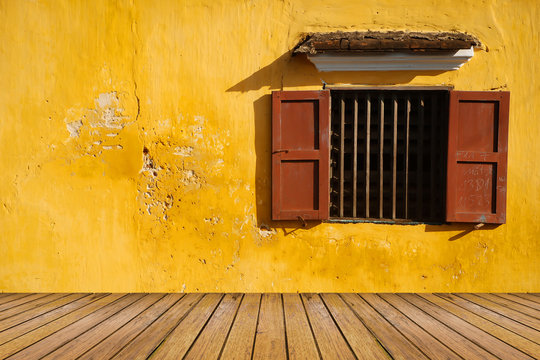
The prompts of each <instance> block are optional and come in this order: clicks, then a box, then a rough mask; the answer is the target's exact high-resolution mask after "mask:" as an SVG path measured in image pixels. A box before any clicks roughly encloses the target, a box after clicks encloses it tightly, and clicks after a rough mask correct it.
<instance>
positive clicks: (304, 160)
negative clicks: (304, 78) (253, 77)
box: [272, 90, 330, 220]
mask: <svg viewBox="0 0 540 360" xmlns="http://www.w3.org/2000/svg"><path fill="white" fill-rule="evenodd" d="M329 124H330V92H329V91H328V90H321V91H275V92H273V93H272V219H274V220H302V219H303V220H324V219H327V218H328V202H329V197H330V190H329V169H330V164H329V156H330V147H329V136H330V128H329Z"/></svg>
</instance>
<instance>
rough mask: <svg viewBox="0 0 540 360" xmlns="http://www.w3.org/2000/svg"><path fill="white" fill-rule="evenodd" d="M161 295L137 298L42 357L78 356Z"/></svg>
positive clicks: (55, 358)
mask: <svg viewBox="0 0 540 360" xmlns="http://www.w3.org/2000/svg"><path fill="white" fill-rule="evenodd" d="M163 296H164V295H163V294H149V295H145V296H143V297H142V298H140V299H137V300H136V301H135V302H133V303H132V304H130V305H128V306H126V307H125V308H123V309H121V310H120V311H118V312H117V313H116V314H114V315H112V316H110V317H108V318H107V319H106V320H103V321H101V322H100V323H99V324H97V325H96V326H94V327H93V328H91V329H90V330H88V331H86V332H85V333H84V334H81V335H79V336H77V337H76V338H74V339H73V340H71V341H69V342H67V343H65V344H64V345H63V346H61V347H59V348H57V349H56V350H55V351H53V352H51V353H49V354H48V355H47V356H44V357H43V358H42V359H48V360H58V359H65V358H71V359H76V358H78V357H79V356H80V355H82V354H83V353H85V352H86V351H88V350H89V349H91V348H92V347H93V346H94V345H96V344H98V343H99V342H100V341H101V340H103V338H106V337H108V336H109V335H110V334H112V333H114V332H115V331H116V330H118V329H119V328H120V327H122V326H123V325H125V324H126V323H127V322H128V321H130V320H131V319H133V318H134V317H135V316H137V315H139V314H140V313H141V312H143V311H144V310H146V309H147V308H148V307H150V306H151V305H152V304H154V303H155V302H156V301H158V300H159V299H160V298H162V297H163Z"/></svg>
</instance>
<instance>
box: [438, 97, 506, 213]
mask: <svg viewBox="0 0 540 360" xmlns="http://www.w3.org/2000/svg"><path fill="white" fill-rule="evenodd" d="M509 100H510V93H509V92H483V91H451V92H450V114H449V127H448V129H449V130H448V173H447V176H448V178H447V198H446V220H447V221H449V222H475V223H492V224H503V223H505V222H506V163H507V153H508V111H509Z"/></svg>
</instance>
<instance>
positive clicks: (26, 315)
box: [0, 294, 88, 333]
mask: <svg viewBox="0 0 540 360" xmlns="http://www.w3.org/2000/svg"><path fill="white" fill-rule="evenodd" d="M87 295H88V294H71V295H67V296H63V297H59V298H58V299H57V300H52V301H50V302H47V303H45V304H41V305H40V306H33V307H32V308H31V309H28V310H25V311H23V312H20V313H18V314H16V315H13V316H10V317H8V318H6V319H3V320H1V321H0V333H1V332H2V331H4V330H6V329H9V328H11V327H13V326H16V325H18V324H20V323H23V322H26V321H29V320H31V319H33V318H35V317H38V316H40V315H42V314H45V313H47V312H49V311H51V310H54V309H56V308H58V307H60V306H63V305H65V304H68V303H70V302H72V301H75V300H77V299H80V298H82V297H85V296H87Z"/></svg>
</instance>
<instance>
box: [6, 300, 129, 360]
mask: <svg viewBox="0 0 540 360" xmlns="http://www.w3.org/2000/svg"><path fill="white" fill-rule="evenodd" d="M123 297H125V294H112V295H108V296H105V297H102V298H100V299H98V300H96V301H94V302H92V303H90V304H88V305H86V306H84V307H82V308H80V309H77V310H75V311H73V312H70V313H69V314H67V315H65V316H62V317H60V318H58V319H56V320H54V321H51V322H50V323H48V324H46V325H44V326H41V327H39V328H36V329H35V330H32V331H30V332H28V333H26V334H24V335H22V336H19V337H17V338H15V339H13V340H11V341H9V342H7V343H5V344H3V345H1V346H0V358H4V357H7V356H8V355H11V354H14V353H16V352H18V351H21V350H22V351H21V352H22V353H24V352H25V351H26V350H27V349H29V347H30V346H31V345H32V344H34V343H36V342H38V341H40V340H41V339H44V338H46V337H48V336H50V335H51V334H54V333H56V332H57V331H59V330H60V329H63V328H65V327H67V326H69V325H70V324H73V323H74V322H76V321H78V320H80V319H84V318H85V317H86V316H88V315H89V314H92V313H94V312H96V311H99V310H100V309H101V308H103V307H106V306H107V305H109V304H112V303H114V302H115V301H117V300H119V299H121V298H123ZM60 345H62V344H58V346H60ZM23 349H24V350H23ZM52 350H54V349H52ZM21 352H19V353H17V356H19V354H20V353H21ZM20 358H22V359H24V356H21V357H20Z"/></svg>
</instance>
